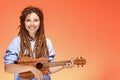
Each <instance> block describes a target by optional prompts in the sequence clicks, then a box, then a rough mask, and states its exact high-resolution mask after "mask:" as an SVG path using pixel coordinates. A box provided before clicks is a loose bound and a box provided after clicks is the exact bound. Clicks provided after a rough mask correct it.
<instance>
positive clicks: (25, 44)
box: [18, 6, 49, 58]
mask: <svg viewBox="0 0 120 80" xmlns="http://www.w3.org/2000/svg"><path fill="white" fill-rule="evenodd" d="M33 12H34V13H36V14H37V15H38V16H39V19H40V26H39V29H38V31H37V32H36V35H35V38H36V39H35V45H34V50H35V53H36V58H39V57H47V56H48V55H49V51H48V48H47V43H46V37H45V32H44V23H43V21H44V15H43V12H42V10H40V9H39V8H37V7H33V6H29V7H26V8H25V9H24V10H23V11H22V14H21V16H20V25H19V27H20V31H19V33H18V35H19V36H20V57H23V56H24V53H26V54H27V56H31V57H32V58H34V53H33V51H32V49H31V44H30V41H29V39H30V35H29V33H28V31H27V30H26V28H25V19H26V17H27V15H28V14H30V13H33Z"/></svg>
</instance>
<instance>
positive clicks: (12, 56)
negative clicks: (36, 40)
mask: <svg viewBox="0 0 120 80" xmlns="http://www.w3.org/2000/svg"><path fill="white" fill-rule="evenodd" d="M19 50H20V38H19V37H16V38H15V39H13V41H12V42H11V43H10V45H9V46H8V48H7V49H6V52H5V55H4V64H5V65H6V64H12V63H16V62H17V60H18V56H19Z"/></svg>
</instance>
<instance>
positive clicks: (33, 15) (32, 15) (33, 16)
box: [26, 12, 39, 19]
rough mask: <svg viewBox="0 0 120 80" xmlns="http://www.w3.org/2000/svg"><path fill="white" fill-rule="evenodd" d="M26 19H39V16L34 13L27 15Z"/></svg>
mask: <svg viewBox="0 0 120 80" xmlns="http://www.w3.org/2000/svg"><path fill="white" fill-rule="evenodd" d="M26 18H38V19H39V16H38V15H37V14H36V13H34V12H32V13H30V14H28V15H27V17H26Z"/></svg>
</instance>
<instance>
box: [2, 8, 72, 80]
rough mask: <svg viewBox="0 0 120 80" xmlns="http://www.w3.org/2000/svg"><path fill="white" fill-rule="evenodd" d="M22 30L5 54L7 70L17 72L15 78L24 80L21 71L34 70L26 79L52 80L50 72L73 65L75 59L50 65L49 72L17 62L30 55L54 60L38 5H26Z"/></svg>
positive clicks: (21, 18) (22, 16) (21, 23)
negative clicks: (61, 64)
mask: <svg viewBox="0 0 120 80" xmlns="http://www.w3.org/2000/svg"><path fill="white" fill-rule="evenodd" d="M19 28H20V31H19V33H18V36H17V37H16V38H14V39H13V41H12V42H11V43H10V45H9V46H8V48H7V50H6V53H5V56H4V63H5V71H6V72H9V73H15V80H23V79H22V78H21V77H20V76H19V73H22V72H28V71H30V72H32V73H33V74H34V77H33V78H32V79H25V80H50V73H55V72H57V71H59V70H62V69H63V68H70V67H73V66H74V64H73V60H71V63H67V64H66V65H65V66H56V67H49V72H48V73H47V74H44V75H43V73H42V71H40V70H39V69H37V68H36V67H34V66H30V65H24V66H23V65H20V64H17V62H18V60H19V59H20V58H22V57H23V56H29V57H31V58H32V59H38V58H40V57H45V58H47V59H48V62H53V61H54V56H55V52H54V49H53V47H52V43H51V41H50V39H48V38H46V36H45V32H44V15H43V13H42V11H41V10H40V9H39V8H37V7H32V6H29V7H26V8H24V10H23V11H22V14H21V16H20V26H19Z"/></svg>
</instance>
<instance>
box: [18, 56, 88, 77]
mask: <svg viewBox="0 0 120 80" xmlns="http://www.w3.org/2000/svg"><path fill="white" fill-rule="evenodd" d="M73 62H74V64H75V65H78V67H79V65H81V66H82V67H83V65H85V64H86V60H85V59H83V58H82V57H80V58H78V57H77V58H76V59H75V60H74V61H73ZM66 63H71V60H66V61H54V62H48V59H47V58H44V57H41V58H38V59H32V58H30V57H28V56H23V57H22V58H20V59H19V60H18V63H17V64H19V65H23V66H27V65H28V66H34V67H36V68H37V69H39V70H40V71H41V72H42V73H43V74H47V73H49V67H55V66H64V65H66ZM19 75H20V77H21V78H23V79H31V78H34V74H33V73H32V72H31V71H28V72H22V73H19Z"/></svg>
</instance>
